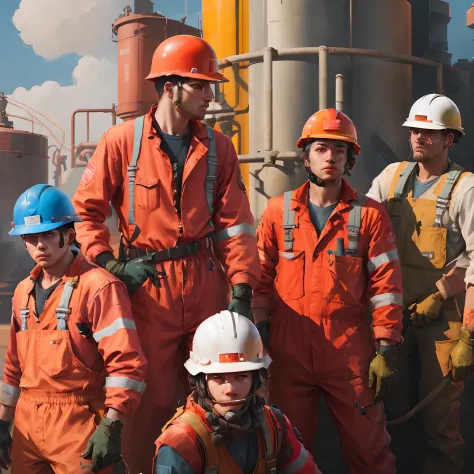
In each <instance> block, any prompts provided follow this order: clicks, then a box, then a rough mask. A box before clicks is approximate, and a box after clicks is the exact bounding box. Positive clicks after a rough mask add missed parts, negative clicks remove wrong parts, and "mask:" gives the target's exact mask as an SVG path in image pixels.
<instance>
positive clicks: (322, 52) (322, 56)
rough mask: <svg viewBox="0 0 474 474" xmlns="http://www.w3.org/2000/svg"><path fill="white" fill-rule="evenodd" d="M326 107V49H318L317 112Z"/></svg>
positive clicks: (325, 47) (323, 47)
mask: <svg viewBox="0 0 474 474" xmlns="http://www.w3.org/2000/svg"><path fill="white" fill-rule="evenodd" d="M327 107H328V48H327V46H320V47H319V110H323V109H327Z"/></svg>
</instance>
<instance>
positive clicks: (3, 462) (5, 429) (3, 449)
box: [0, 420, 12, 469]
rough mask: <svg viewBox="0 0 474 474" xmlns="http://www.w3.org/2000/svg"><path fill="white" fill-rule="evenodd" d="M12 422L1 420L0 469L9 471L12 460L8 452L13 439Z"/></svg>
mask: <svg viewBox="0 0 474 474" xmlns="http://www.w3.org/2000/svg"><path fill="white" fill-rule="evenodd" d="M10 426H11V422H10V421H3V420H0V468H2V469H8V466H9V465H10V464H11V462H12V460H11V459H10V454H9V452H8V450H9V448H10V446H11V444H12V437H11V436H10Z"/></svg>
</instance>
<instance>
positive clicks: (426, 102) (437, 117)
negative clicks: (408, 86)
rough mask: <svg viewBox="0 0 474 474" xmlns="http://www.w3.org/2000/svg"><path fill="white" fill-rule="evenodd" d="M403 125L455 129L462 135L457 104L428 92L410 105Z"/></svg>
mask: <svg viewBox="0 0 474 474" xmlns="http://www.w3.org/2000/svg"><path fill="white" fill-rule="evenodd" d="M403 127H410V128H423V129H427V130H447V129H450V130H456V131H458V132H460V133H462V134H463V135H464V129H463V128H462V124H461V114H460V113H459V109H458V107H457V105H456V104H455V103H454V102H453V101H452V100H451V99H449V98H448V97H446V96H444V95H441V94H428V95H425V96H423V97H421V99H418V100H417V101H416V102H415V103H414V104H413V105H412V107H411V110H410V116H409V117H408V118H407V120H406V122H405V123H404V124H403Z"/></svg>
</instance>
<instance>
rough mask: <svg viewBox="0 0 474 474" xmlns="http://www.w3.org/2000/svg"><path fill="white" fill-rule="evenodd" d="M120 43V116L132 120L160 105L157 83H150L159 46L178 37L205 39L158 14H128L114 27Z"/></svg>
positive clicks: (188, 28)
mask: <svg viewBox="0 0 474 474" xmlns="http://www.w3.org/2000/svg"><path fill="white" fill-rule="evenodd" d="M113 32H114V34H116V35H117V44H118V106H117V115H118V116H119V117H120V118H121V119H122V120H130V119H133V118H135V117H138V116H140V115H144V114H146V113H147V112H148V111H149V110H150V107H151V106H152V104H154V103H156V92H155V89H154V87H153V83H152V82H150V81H146V80H145V77H146V76H147V75H148V73H149V72H150V71H149V70H150V65H151V59H152V57H153V53H154V51H155V49H156V47H157V46H158V45H159V44H160V43H161V42H162V41H164V40H165V39H166V38H169V37H170V36H175V35H182V34H186V35H193V36H199V37H200V36H201V31H200V30H199V29H197V28H194V27H192V26H189V25H186V24H184V23H182V22H181V21H176V20H170V19H168V18H166V17H164V16H163V15H160V14H158V13H150V14H138V15H136V14H128V15H125V16H123V17H121V18H119V19H118V20H117V21H116V22H115V23H114V25H113Z"/></svg>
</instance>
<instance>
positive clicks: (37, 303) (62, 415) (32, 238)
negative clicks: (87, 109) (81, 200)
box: [0, 184, 146, 474]
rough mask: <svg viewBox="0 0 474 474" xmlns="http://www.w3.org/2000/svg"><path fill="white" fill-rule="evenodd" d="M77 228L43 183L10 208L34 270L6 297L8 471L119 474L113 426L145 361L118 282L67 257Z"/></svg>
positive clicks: (0, 442) (124, 413) (137, 392)
mask: <svg viewBox="0 0 474 474" xmlns="http://www.w3.org/2000/svg"><path fill="white" fill-rule="evenodd" d="M79 221H80V217H79V216H77V215H75V213H74V208H73V206H72V203H71V201H70V200H69V198H68V197H67V196H66V195H65V194H64V193H63V192H62V191H60V190H59V189H57V188H54V187H53V186H49V185H47V184H37V185H35V186H33V187H32V188H30V189H28V190H27V191H25V192H24V193H23V194H22V195H21V196H20V197H19V199H18V201H17V202H16V204H15V209H14V213H13V224H14V227H13V229H12V230H11V231H10V235H17V236H21V237H22V238H23V240H24V242H25V247H26V250H27V251H28V252H29V254H30V255H31V257H32V258H33V259H34V261H35V262H36V264H37V265H36V267H35V268H34V269H33V271H32V272H31V275H30V276H29V278H26V279H25V280H23V281H22V282H21V283H20V284H19V285H18V286H17V288H16V290H15V294H14V296H13V307H12V323H11V332H10V342H9V345H8V351H7V354H6V357H5V368H4V377H3V384H2V387H1V391H0V467H1V468H6V466H7V464H9V462H10V460H9V456H8V454H7V453H8V449H9V448H10V447H12V453H11V459H12V473H13V474H50V473H55V474H77V473H79V472H81V473H85V474H87V473H92V472H101V473H104V474H105V473H112V472H114V473H116V472H126V471H123V470H119V469H118V467H119V466H118V464H123V463H122V462H121V458H120V453H121V449H120V441H121V431H122V422H123V421H124V419H125V418H126V417H128V416H130V415H131V414H132V413H133V412H134V411H135V410H136V409H137V406H138V404H139V403H140V399H141V395H142V393H143V391H144V390H145V383H144V378H145V368H146V362H145V359H144V357H143V353H142V351H141V349H140V343H139V341H138V336H137V332H136V330H135V323H134V321H133V318H132V315H131V308H130V302H129V301H128V295H127V290H126V288H125V285H123V283H121V282H120V281H119V280H117V278H115V277H114V276H112V275H110V273H108V272H106V271H105V270H103V269H102V268H98V267H97V266H96V265H91V264H90V263H88V262H86V260H85V259H84V257H83V256H81V255H78V254H77V253H73V252H72V243H73V241H74V238H75V232H74V223H75V222H79ZM104 372H105V373H104ZM105 375H107V377H105ZM104 388H105V404H104ZM104 406H105V409H106V410H107V411H106V413H105V416H104V417H103V418H102V420H101V421H100V423H99V425H98V426H97V422H98V421H99V419H100V415H99V410H102V409H103V408H104ZM15 407H16V408H15ZM13 417H14V418H15V427H14V430H13V444H12V439H11V437H10V433H9V428H10V424H11V421H12V419H13ZM114 465H115V466H114ZM114 467H115V468H116V469H117V470H115V469H114ZM123 467H124V466H121V468H123ZM0 470H1V469H0Z"/></svg>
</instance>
